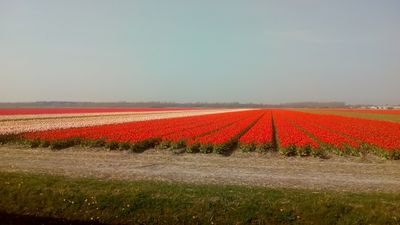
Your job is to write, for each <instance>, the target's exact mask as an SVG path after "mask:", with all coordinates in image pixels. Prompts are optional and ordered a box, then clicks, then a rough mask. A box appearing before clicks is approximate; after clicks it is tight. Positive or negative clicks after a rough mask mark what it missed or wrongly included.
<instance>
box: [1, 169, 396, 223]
mask: <svg viewBox="0 0 400 225" xmlns="http://www.w3.org/2000/svg"><path fill="white" fill-rule="evenodd" d="M0 196H1V198H0V212H2V213H3V214H4V213H6V214H14V215H15V214H17V215H31V216H32V215H34V216H40V217H44V218H63V219H64V220H67V221H68V220H69V221H97V222H100V223H105V224H399V223H400V217H399V212H400V194H399V193H350V192H334V191H320V192H313V191H310V190H291V189H271V188H262V187H245V186H222V185H194V184H182V183H169V182H155V181H129V182H128V181H112V180H106V181H105V180H95V179H72V178H65V177H57V176H48V175H32V174H21V173H5V172H0Z"/></svg>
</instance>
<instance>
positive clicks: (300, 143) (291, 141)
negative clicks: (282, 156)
mask: <svg viewBox="0 0 400 225" xmlns="http://www.w3.org/2000/svg"><path fill="white" fill-rule="evenodd" d="M273 117H274V123H275V127H276V136H277V139H278V143H279V148H280V149H282V150H285V149H287V148H291V147H295V148H305V147H310V148H318V147H319V144H318V143H316V142H315V141H314V140H312V139H311V138H310V137H309V136H307V135H306V134H305V133H304V132H303V131H302V130H300V129H299V127H296V126H295V125H294V124H293V123H291V122H290V120H289V119H288V118H287V117H286V115H285V113H284V111H281V110H275V111H274V112H273Z"/></svg>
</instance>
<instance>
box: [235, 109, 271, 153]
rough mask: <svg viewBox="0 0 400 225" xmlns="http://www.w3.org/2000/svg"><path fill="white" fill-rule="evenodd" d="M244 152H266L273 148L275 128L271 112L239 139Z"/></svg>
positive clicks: (267, 112)
mask: <svg viewBox="0 0 400 225" xmlns="http://www.w3.org/2000/svg"><path fill="white" fill-rule="evenodd" d="M239 143H240V147H241V149H242V150H243V151H254V150H257V149H258V150H260V151H265V150H268V149H269V148H272V147H273V126H272V114H271V111H266V112H265V114H264V115H263V117H262V118H261V119H260V120H259V121H258V122H257V123H256V124H255V125H254V126H253V127H252V128H251V129H250V130H249V131H248V132H246V133H245V134H244V135H243V136H242V137H241V138H240V139H239Z"/></svg>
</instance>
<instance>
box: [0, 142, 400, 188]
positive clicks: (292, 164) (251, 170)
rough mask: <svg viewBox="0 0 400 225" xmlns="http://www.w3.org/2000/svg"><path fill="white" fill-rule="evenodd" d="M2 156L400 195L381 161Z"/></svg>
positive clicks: (173, 176)
mask: <svg viewBox="0 0 400 225" xmlns="http://www.w3.org/2000/svg"><path fill="white" fill-rule="evenodd" d="M0 155H1V157H0V170H1V171H19V172H32V173H46V174H54V175H64V176H71V177H95V178H101V179H118V180H135V179H150V180H166V181H179V182H190V183H192V182H193V183H217V184H241V185H256V186H268V187H288V188H306V189H313V190H323V189H333V190H339V191H340V190H346V191H389V192H392V191H400V161H387V160H380V159H377V158H369V159H368V158H367V159H366V160H361V159H359V158H344V157H338V156H334V157H332V158H330V159H327V160H321V159H316V158H311V157H309V158H285V157H282V156H279V155H278V154H276V153H269V154H264V155H261V154H258V153H241V152H239V151H235V152H234V154H232V155H231V156H229V157H226V156H220V155H215V154H209V155H204V154H186V153H185V154H176V153H173V152H171V151H167V150H148V151H145V152H143V153H130V152H117V151H113V152H109V151H106V150H103V149H82V148H76V147H74V148H69V149H65V150H62V151H57V152H55V151H51V150H49V149H26V148H23V147H21V146H0ZM371 157H372V156H371Z"/></svg>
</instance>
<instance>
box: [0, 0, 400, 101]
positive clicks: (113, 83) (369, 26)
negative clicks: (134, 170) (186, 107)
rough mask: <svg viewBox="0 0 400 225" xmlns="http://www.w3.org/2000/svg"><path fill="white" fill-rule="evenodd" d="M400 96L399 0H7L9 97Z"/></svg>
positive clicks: (1, 49)
mask: <svg viewBox="0 0 400 225" xmlns="http://www.w3.org/2000/svg"><path fill="white" fill-rule="evenodd" d="M36 100H72V101H118V100H124V101H154V100H155V101H158V100H159V101H177V102H192V101H209V102H217V101H240V102H260V103H279V102H295V101H346V102H348V103H382V104H385V103H389V104H394V103H397V104H399V103H400V1H399V0H382V1H378V0H358V1H353V0H329V1H328V0H327V1H324V0H321V1H318V0H291V1H289V0H276V1H267V0H266V1H251V0H250V1H249V0H243V1H234V0H229V1H228V0H227V1H217V0H210V1H207V0H201V1H187V0H181V1H177V0H158V1H152V0H137V1H135V0H131V1H122V0H118V1H111V0H107V1H100V0H95V1H84V0H65V1H58V0H48V1H43V0H38V1H31V0H26V1H19V0H9V1H4V0H0V101H3V102H7V101H36Z"/></svg>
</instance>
